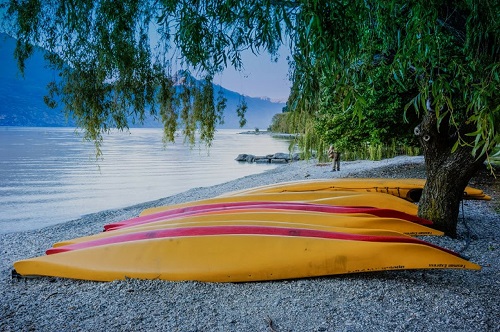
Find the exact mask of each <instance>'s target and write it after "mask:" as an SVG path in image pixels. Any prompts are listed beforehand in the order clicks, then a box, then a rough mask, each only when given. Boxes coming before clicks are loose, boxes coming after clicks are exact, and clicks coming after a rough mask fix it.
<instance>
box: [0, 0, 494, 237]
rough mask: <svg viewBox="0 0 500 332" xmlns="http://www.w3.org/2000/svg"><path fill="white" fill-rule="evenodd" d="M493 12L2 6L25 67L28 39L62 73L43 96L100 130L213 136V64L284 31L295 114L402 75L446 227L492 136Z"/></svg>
mask: <svg viewBox="0 0 500 332" xmlns="http://www.w3.org/2000/svg"><path fill="white" fill-rule="evenodd" d="M499 11H500V5H499V3H498V0H456V1H444V0H426V1H422V0H414V1H406V0H388V1H375V0H333V1H332V0H328V1H327V0H301V1H286V0H242V1H236V0H225V1H224V0H212V1H210V0H195V1H193V0H163V1H162V0H158V1H152V0H151V1H148V0H142V1H140V0H123V1H111V0H99V1H92V0H80V1H62V0H61V1H55V0H54V1H42V0H25V1H19V0H11V1H10V3H9V5H8V17H7V19H8V21H9V22H10V23H11V26H10V28H11V29H12V30H11V31H12V34H13V35H15V37H16V38H17V39H18V43H17V48H16V51H15V57H16V58H17V60H18V62H19V67H20V68H21V70H22V69H23V68H24V67H23V66H24V61H25V60H26V59H27V58H28V57H29V56H30V54H31V53H32V50H33V46H32V45H39V46H41V47H43V48H44V49H46V50H47V59H48V60H49V61H50V63H51V65H52V66H54V67H55V68H56V69H58V70H60V72H61V77H60V78H59V79H58V80H56V81H55V82H53V83H52V84H51V85H50V89H49V96H48V98H47V101H48V103H49V104H52V105H53V104H54V103H55V102H56V100H58V99H57V98H55V97H57V96H61V101H62V103H64V104H65V105H66V110H67V111H68V112H69V113H71V114H72V115H74V116H75V117H76V119H77V120H78V124H79V125H80V126H81V127H83V128H84V129H85V130H86V133H87V135H88V137H89V138H91V139H94V140H96V141H98V140H99V139H101V133H102V131H105V130H107V128H109V127H118V128H126V126H127V125H128V123H127V118H128V116H129V115H130V114H129V113H131V114H132V115H134V116H135V118H136V119H138V120H139V121H140V120H141V119H142V118H143V117H144V115H145V112H151V113H152V114H156V115H160V116H161V118H162V120H163V123H164V125H165V133H166V137H167V139H168V138H172V137H173V136H172V135H173V132H174V131H175V130H177V129H178V123H182V124H183V125H184V133H185V135H187V136H188V137H193V136H192V135H193V132H194V130H195V129H199V130H201V132H202V136H203V138H204V139H205V140H206V141H207V142H210V141H211V139H212V138H213V132H214V127H215V126H216V125H217V123H218V122H219V121H221V117H220V114H221V112H222V109H223V108H224V105H225V102H224V99H223V98H219V99H218V101H216V102H214V98H213V94H214V92H213V89H211V88H210V83H211V81H212V78H213V76H214V75H215V74H216V73H219V72H221V71H223V70H224V69H225V68H227V67H228V66H233V67H235V68H236V69H241V67H242V63H241V53H242V51H244V50H248V49H250V50H252V51H253V52H254V53H259V52H261V51H267V52H269V53H271V55H276V52H277V49H278V48H279V46H280V45H281V44H282V43H283V42H284V41H286V42H287V46H288V47H290V50H291V52H292V58H291V61H290V64H291V75H290V76H291V79H292V81H293V82H292V83H293V86H292V91H291V97H290V100H289V105H288V106H289V109H290V111H291V112H295V113H297V114H300V116H293V117H291V118H294V119H303V121H307V120H308V119H309V120H310V119H315V118H317V117H318V114H320V113H321V107H322V105H324V104H325V103H324V100H323V98H325V96H326V97H328V98H329V100H330V101H332V102H334V103H336V104H338V105H341V109H342V111H343V112H352V114H353V115H354V116H357V117H358V118H362V117H363V114H364V113H365V112H366V111H367V109H366V105H367V103H366V96H367V95H369V94H371V93H375V91H377V93H378V94H379V95H380V92H381V91H382V92H383V91H386V93H392V91H394V85H397V86H399V88H398V91H400V93H401V95H405V96H408V97H407V98H408V100H407V102H406V104H407V107H405V108H404V109H401V115H400V116H401V117H403V116H404V115H405V112H410V111H411V112H416V113H417V114H418V115H419V116H420V118H421V123H420V125H419V126H417V127H416V128H415V134H416V135H417V136H418V137H419V138H420V140H421V143H422V146H423V151H424V155H425V160H426V167H427V174H428V181H427V183H426V187H425V188H424V191H423V195H422V198H421V202H420V205H419V214H420V215H421V216H422V217H426V218H429V219H432V220H433V221H435V223H436V226H437V227H438V228H440V229H442V230H444V231H445V232H446V233H447V234H449V235H451V236H455V235H456V222H457V218H458V210H459V201H460V199H461V198H462V193H463V190H464V188H465V186H466V185H467V183H468V181H469V180H470V178H471V176H472V175H473V174H474V172H475V171H476V170H477V168H478V167H479V166H480V165H481V164H482V163H483V162H484V160H485V159H486V158H487V157H488V153H489V151H491V149H492V148H493V147H494V146H495V145H496V144H498V143H499V142H500V138H499V135H498V131H499V123H500V119H499V117H500V115H499V107H500V106H499V98H500V93H499V86H500V78H499V76H500V75H499V74H500V73H499V70H500V68H499V67H500V64H499V53H500V52H499V50H500V40H499V38H500V37H499V36H500V32H499V17H500V15H499V14H500V12H499ZM151 36H156V39H157V41H156V42H154V43H152V41H151V38H150V37H151ZM381 67H384V70H382V72H386V73H388V75H386V76H385V77H382V76H381V75H380V72H381V70H380V68H381ZM179 71H181V72H183V73H185V72H195V74H196V76H200V77H204V78H205V79H204V80H203V82H204V83H203V84H202V85H201V86H199V85H197V84H195V83H192V81H191V80H190V77H191V75H181V76H182V77H179V75H178V72H179ZM389 86H391V87H392V88H387V89H386V87H389ZM190 87H192V88H190ZM325 92H326V93H325ZM368 104H369V103H368ZM245 109H246V105H244V104H243V105H241V107H240V109H239V110H238V113H239V114H244V111H245Z"/></svg>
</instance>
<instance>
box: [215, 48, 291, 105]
mask: <svg viewBox="0 0 500 332" xmlns="http://www.w3.org/2000/svg"><path fill="white" fill-rule="evenodd" d="M242 58H243V65H244V70H243V71H242V72H238V71H236V70H234V69H232V68H229V69H226V70H225V71H224V72H223V73H222V74H221V75H219V76H216V77H215V78H214V83H215V84H218V85H221V86H223V87H224V88H226V89H228V90H232V91H235V92H238V93H240V94H243V95H247V96H250V97H269V98H270V99H271V100H273V101H282V102H284V101H286V100H287V98H288V95H289V94H290V85H291V84H290V81H289V80H288V61H287V53H286V51H285V52H283V51H282V52H281V53H280V56H279V58H278V61H277V62H274V61H272V59H271V56H270V55H269V54H267V53H264V54H261V55H258V56H256V55H254V54H253V53H251V52H250V51H248V52H246V53H245V54H244V55H243V57H242Z"/></svg>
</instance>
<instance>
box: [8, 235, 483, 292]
mask: <svg viewBox="0 0 500 332" xmlns="http://www.w3.org/2000/svg"><path fill="white" fill-rule="evenodd" d="M152 236H153V235H152ZM14 268H15V270H16V271H17V273H19V274H20V275H24V276H32V275H37V276H54V277H63V278H73V279H84V280H95V281H112V280H120V279H125V278H137V279H162V280H172V281H176V280H198V281H207V282H248V281H264V280H279V279H291V278H304V277H315V276H325V275H335V274H345V273H359V272H371V271H385V270H402V269H437V268H449V269H471V270H479V269H480V266H478V265H477V264H474V263H471V262H469V261H467V260H465V259H463V258H461V257H459V256H458V255H456V254H454V253H453V252H450V251H448V250H445V249H442V248H439V247H436V246H433V245H430V244H427V243H426V242H424V241H420V240H417V239H414V238H411V237H383V236H365V235H353V234H345V233H333V232H324V231H317V230H301V229H296V228H281V227H256V226H246V227H236V226H230V227H222V226H218V227H198V228H196V227H195V228H192V229H189V228H188V229H177V230H170V231H168V230H167V231H164V232H163V233H162V234H161V235H160V234H156V237H153V238H150V239H147V240H137V241H127V242H122V243H114V244H109V245H101V246H95V247H89V248H85V249H81V250H73V251H68V252H62V253H58V254H54V255H47V256H41V257H36V258H33V259H28V260H23V261H18V262H16V263H14Z"/></svg>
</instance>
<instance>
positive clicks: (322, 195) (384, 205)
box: [141, 191, 418, 216]
mask: <svg viewBox="0 0 500 332" xmlns="http://www.w3.org/2000/svg"><path fill="white" fill-rule="evenodd" d="M251 201H274V202H302V203H319V204H326V205H332V206H350V207H375V208H380V209H391V210H396V211H400V212H404V213H407V214H411V215H417V210H418V208H417V206H416V205H415V204H413V203H410V202H408V201H406V200H404V199H401V198H398V197H395V196H392V195H388V194H382V193H373V192H372V193H370V192H353V191H351V192H349V191H336V192H327V191H323V192H296V193H293V192H292V193H262V194H258V193H257V194H248V195H246V194H245V195H235V196H227V197H214V198H208V199H203V200H197V201H191V202H186V203H180V204H173V205H166V206H160V207H156V208H150V209H146V210H144V211H142V212H141V216H145V215H149V214H153V213H158V212H162V211H167V210H172V209H177V208H183V207H189V206H195V205H205V204H213V203H228V202H251Z"/></svg>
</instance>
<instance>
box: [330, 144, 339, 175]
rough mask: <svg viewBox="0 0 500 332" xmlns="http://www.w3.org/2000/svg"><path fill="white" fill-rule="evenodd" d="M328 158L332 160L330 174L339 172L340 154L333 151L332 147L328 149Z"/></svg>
mask: <svg viewBox="0 0 500 332" xmlns="http://www.w3.org/2000/svg"><path fill="white" fill-rule="evenodd" d="M328 157H329V158H330V159H331V160H332V172H335V171H340V152H338V151H335V148H334V147H333V145H330V147H329V148H328Z"/></svg>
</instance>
